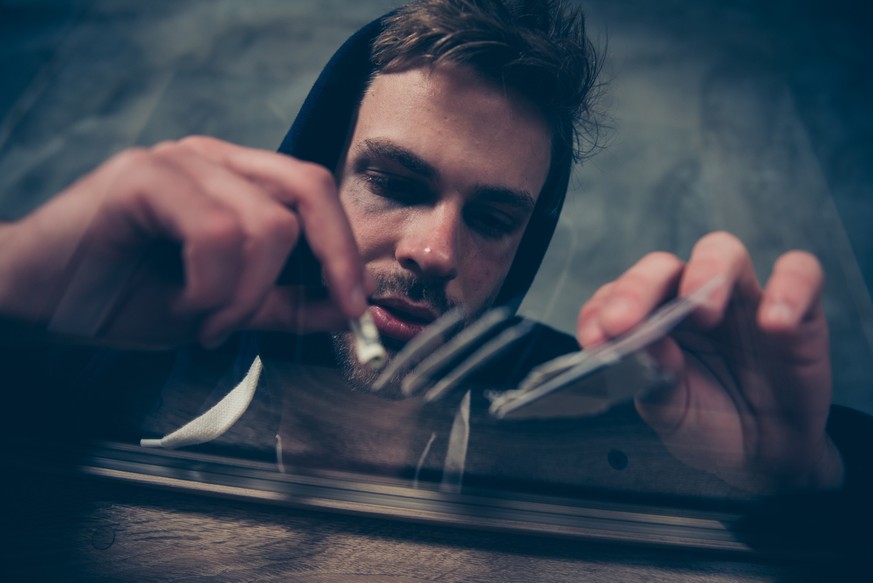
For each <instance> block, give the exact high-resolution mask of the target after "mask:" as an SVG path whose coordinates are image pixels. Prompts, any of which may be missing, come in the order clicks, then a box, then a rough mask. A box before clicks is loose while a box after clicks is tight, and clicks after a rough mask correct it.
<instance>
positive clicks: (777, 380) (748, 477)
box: [577, 233, 843, 492]
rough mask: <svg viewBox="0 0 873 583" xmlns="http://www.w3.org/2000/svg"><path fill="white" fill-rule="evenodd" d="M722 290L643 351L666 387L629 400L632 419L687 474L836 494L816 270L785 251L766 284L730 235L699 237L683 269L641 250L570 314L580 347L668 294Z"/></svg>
mask: <svg viewBox="0 0 873 583" xmlns="http://www.w3.org/2000/svg"><path fill="white" fill-rule="evenodd" d="M719 274H720V275H722V277H724V284H723V285H722V286H721V287H720V288H719V289H718V290H717V291H715V292H714V293H713V294H711V295H710V300H709V301H708V302H707V303H706V304H705V305H704V306H702V307H700V308H699V309H698V310H697V311H696V312H695V313H694V314H693V316H692V319H691V320H692V321H690V322H687V323H686V324H685V325H683V326H681V327H680V328H679V329H678V330H677V331H676V332H675V333H674V334H673V335H672V336H671V337H668V338H665V339H662V340H661V341H659V342H657V343H656V344H654V345H653V346H651V347H650V348H649V351H650V353H651V354H652V355H653V356H654V357H655V358H656V359H657V360H658V361H659V362H660V363H661V364H662V365H663V366H664V367H665V368H666V369H668V370H669V371H671V372H673V373H674V374H675V377H676V379H677V382H676V383H675V384H674V385H673V386H671V387H669V388H667V389H664V390H659V391H656V392H654V393H651V394H649V395H647V396H645V397H644V398H641V399H637V401H636V403H635V404H636V407H637V410H638V411H639V413H640V415H641V416H642V418H643V419H644V420H645V421H646V422H647V423H649V425H651V427H652V428H653V429H654V430H655V431H656V432H657V433H658V434H659V435H660V436H661V438H662V439H663V441H664V443H665V444H666V446H667V447H668V448H669V449H670V451H671V452H672V453H673V454H674V455H675V456H677V457H678V458H679V459H681V460H683V461H684V462H686V463H688V464H689V465H692V466H695V467H698V468H701V469H704V470H707V471H710V472H712V473H714V474H716V475H718V476H720V477H722V478H723V479H724V480H726V481H727V482H728V483H731V484H733V485H735V486H738V487H741V488H743V489H748V490H752V491H756V492H774V491H779V490H784V489H791V488H832V487H838V486H839V485H840V484H841V482H842V479H843V466H842V460H841V458H840V455H839V452H838V451H836V449H835V448H834V446H833V444H832V443H831V442H830V440H829V438H828V437H827V434H826V432H825V423H826V421H827V417H828V411H829V406H830V401H831V370H830V360H829V356H828V330H827V323H826V321H825V317H824V313H823V310H822V305H821V291H822V285H823V281H824V276H823V272H822V268H821V266H820V264H819V262H818V261H817V260H816V259H815V257H813V256H811V255H810V254H808V253H805V252H800V251H792V252H789V253H786V254H785V255H783V256H782V257H780V258H779V260H778V261H777V262H776V263H775V265H774V267H773V271H772V274H771V277H770V279H769V281H768V282H767V285H766V287H764V288H763V289H762V288H761V286H760V285H759V284H758V281H757V279H756V277H755V274H754V271H753V267H752V263H751V260H750V258H749V254H748V252H747V251H746V249H745V247H743V245H742V244H741V243H740V242H739V241H738V240H737V239H735V238H734V237H733V236H731V235H729V234H726V233H713V234H710V235H708V236H706V237H704V238H703V239H701V240H700V241H699V242H698V243H697V245H696V246H695V248H694V250H693V251H692V254H691V257H690V259H689V260H688V262H687V264H686V263H684V262H683V261H681V260H680V259H678V258H677V257H675V256H673V255H669V254H666V253H652V254H650V255H647V256H646V257H644V258H643V259H641V260H640V261H639V262H638V263H637V264H635V265H634V266H633V267H631V268H630V269H629V270H628V271H626V272H625V273H624V274H623V275H622V276H621V277H620V278H618V279H617V280H615V281H613V282H611V283H609V284H607V285H605V286H603V287H602V288H601V289H599V290H598V291H597V292H596V293H595V294H594V296H593V297H592V298H591V300H590V301H588V302H587V303H586V304H585V305H584V306H583V307H582V309H581V311H580V313H579V321H578V327H577V337H578V339H579V343H580V344H581V345H582V346H583V347H584V348H590V347H592V346H596V345H597V344H599V343H601V342H603V341H605V340H606V339H609V338H612V337H614V336H617V335H619V334H621V333H623V332H625V331H627V330H628V329H630V328H631V327H633V326H634V325H636V324H637V323H639V322H640V321H641V320H643V319H644V318H645V317H646V315H647V314H648V313H649V312H651V311H652V310H653V309H655V308H656V307H657V306H658V305H659V304H661V303H663V302H664V301H666V300H668V299H670V298H671V297H673V296H675V295H676V294H678V295H680V296H685V295H688V294H689V293H691V292H693V291H694V290H696V289H698V288H700V287H701V286H702V285H703V284H704V283H706V282H707V281H709V280H710V279H712V278H713V277H716V276H717V275H719Z"/></svg>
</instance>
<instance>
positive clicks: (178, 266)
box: [0, 137, 366, 347]
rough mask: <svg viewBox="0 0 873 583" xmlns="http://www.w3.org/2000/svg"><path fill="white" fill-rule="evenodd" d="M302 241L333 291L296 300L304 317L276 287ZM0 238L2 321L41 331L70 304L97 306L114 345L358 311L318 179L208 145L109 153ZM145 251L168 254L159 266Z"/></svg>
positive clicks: (350, 262) (318, 174)
mask: <svg viewBox="0 0 873 583" xmlns="http://www.w3.org/2000/svg"><path fill="white" fill-rule="evenodd" d="M302 232H305V233H306V237H307V240H308V242H309V245H310V247H311V248H312V251H313V253H314V254H315V256H316V257H317V258H318V260H319V261H320V262H321V264H322V266H323V269H324V273H325V278H326V280H327V284H328V287H329V289H330V290H331V292H332V294H333V299H332V300H330V299H327V300H322V301H319V302H313V301H311V300H310V299H309V298H307V299H306V301H307V303H306V305H305V311H304V310H303V309H302V308H303V303H302V302H303V300H304V297H303V291H302V290H301V289H299V288H291V287H279V286H277V285H276V284H275V282H276V278H277V276H278V274H279V272H280V271H281V269H282V266H283V264H284V263H285V260H286V259H287V258H288V255H289V254H290V253H291V251H292V250H293V249H294V248H295V246H296V244H297V241H298V240H299V236H300V234H301V233H302ZM0 239H2V240H0V244H2V247H3V249H4V251H3V257H2V258H0V279H2V281H3V286H2V287H0V311H2V313H4V314H6V315H8V316H12V317H15V318H17V319H24V320H25V321H30V322H38V323H41V324H48V323H49V322H52V321H53V320H54V321H55V322H57V320H58V319H59V316H63V317H64V318H67V317H68V316H69V315H70V314H72V315H73V316H75V315H76V310H77V308H78V303H79V302H78V299H82V300H86V301H84V302H81V303H83V304H84V303H88V302H91V303H94V301H95V298H98V300H97V301H98V303H99V302H101V301H102V302H103V303H109V304H111V305H108V306H104V308H105V309H102V310H101V311H100V314H101V315H100V318H97V319H99V320H100V322H99V326H97V328H98V329H95V330H94V331H93V332H94V333H96V334H97V335H98V336H99V337H100V338H101V339H102V340H109V341H114V342H119V343H121V344H125V345H138V346H153V347H160V346H172V345H176V344H179V343H183V342H187V341H191V340H199V341H201V342H203V343H205V344H215V343H217V342H219V341H220V340H221V339H223V338H224V337H225V336H227V335H228V334H229V333H231V332H233V331H235V330H238V329H241V328H269V329H278V330H293V331H311V330H315V329H328V328H339V327H343V325H344V322H345V320H346V319H347V318H349V317H356V316H359V315H360V314H361V313H363V312H364V310H365V309H366V299H365V298H366V291H365V287H364V286H365V283H364V281H365V278H364V269H363V265H362V263H361V259H360V256H359V254H358V252H357V248H356V245H355V242H354V238H353V236H352V232H351V229H350V227H349V224H348V221H347V219H346V217H345V214H344V213H343V210H342V207H341V206H340V203H339V200H338V197H337V192H336V186H335V184H334V180H333V177H332V176H331V174H330V173H329V172H328V171H327V170H326V169H324V168H322V167H319V166H315V165H313V164H308V163H304V162H301V161H298V160H295V159H292V158H289V157H287V156H283V155H280V154H276V153H273V152H267V151H260V150H254V149H250V148H244V147H240V146H235V145H232V144H229V143H226V142H222V141H219V140H216V139H212V138H205V137H194V138H187V139H185V140H182V141H180V142H173V143H164V144H160V145H158V146H155V147H154V148H151V149H148V150H129V151H126V152H123V153H121V154H119V155H116V156H115V157H113V158H111V159H110V160H109V161H107V162H106V163H104V164H103V165H102V166H100V167H99V168H97V169H96V170H94V171H93V172H91V173H90V174H88V175H87V176H85V177H84V178H83V179H81V180H79V181H78V182H76V183H75V184H74V185H72V186H71V187H70V188H69V189H67V190H66V191H64V192H62V193H61V194H60V195H58V196H57V197H55V198H54V199H53V200H52V201H50V202H49V203H47V204H46V205H44V206H43V207H41V208H40V209H38V210H37V211H36V212H34V213H33V214H31V215H29V216H28V217H25V218H24V219H22V220H21V221H19V222H18V223H14V224H10V225H6V226H4V227H2V228H0ZM168 244H169V245H168ZM156 248H172V249H173V250H174V251H175V252H174V254H173V255H174V256H173V257H172V261H168V260H167V258H166V257H165V256H160V257H161V258H157V257H158V256H159V255H158V254H155V253H154V252H153V251H154V250H155V249H156ZM174 263H175V268H174V266H173V264H174ZM132 266H133V267H132ZM174 274H175V275H174ZM71 304H72V305H71ZM59 309H61V311H63V312H64V314H59ZM95 324H96V323H95V322H90V323H89V325H95ZM60 328H61V330H62V331H63V322H61V326H60Z"/></svg>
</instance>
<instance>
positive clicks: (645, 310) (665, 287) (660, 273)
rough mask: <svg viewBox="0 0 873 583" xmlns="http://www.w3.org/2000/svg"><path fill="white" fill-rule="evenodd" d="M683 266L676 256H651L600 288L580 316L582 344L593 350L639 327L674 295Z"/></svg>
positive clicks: (579, 331) (578, 331)
mask: <svg viewBox="0 0 873 583" xmlns="http://www.w3.org/2000/svg"><path fill="white" fill-rule="evenodd" d="M684 265H685V264H684V263H683V262H682V261H681V260H680V259H679V258H677V257H675V256H674V255H670V254H668V253H660V252H658V253H650V254H649V255H646V256H645V257H643V258H642V259H641V260H640V261H638V262H637V263H636V264H634V265H633V266H632V267H631V268H630V269H628V270H627V271H626V272H625V273H624V274H623V275H622V276H621V277H620V278H618V279H617V280H615V281H613V282H611V283H610V284H607V285H606V286H604V287H602V288H600V290H598V291H597V292H596V293H595V294H594V296H592V298H591V300H589V301H588V302H587V303H586V304H585V305H584V306H583V307H582V309H581V311H580V313H579V319H578V323H577V337H578V339H579V343H580V344H581V345H582V346H583V347H586V348H590V347H591V346H594V345H597V344H600V343H601V342H603V341H605V340H607V339H609V338H612V337H615V336H617V335H619V334H622V333H624V332H627V331H628V330H629V329H630V328H632V327H633V326H635V325H636V324H638V323H639V322H640V321H641V320H643V319H644V318H645V317H646V315H647V314H649V313H650V312H651V311H652V310H653V309H654V308H656V307H657V306H658V305H659V304H661V303H663V301H664V299H665V298H667V297H670V296H672V295H673V294H674V293H675V290H676V287H677V284H678V281H679V278H680V276H681V275H682V272H683V268H684Z"/></svg>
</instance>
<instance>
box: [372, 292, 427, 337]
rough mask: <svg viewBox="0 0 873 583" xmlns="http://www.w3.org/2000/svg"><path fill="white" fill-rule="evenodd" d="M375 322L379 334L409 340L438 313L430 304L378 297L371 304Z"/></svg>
mask: <svg viewBox="0 0 873 583" xmlns="http://www.w3.org/2000/svg"><path fill="white" fill-rule="evenodd" d="M370 313H371V314H372V315H373V322H374V323H375V324H376V328H378V330H379V334H381V335H382V336H385V337H387V338H391V339H395V340H400V341H402V342H408V341H409V340H411V339H412V338H414V337H415V336H416V335H417V334H419V333H420V332H421V331H422V330H423V329H424V328H425V326H427V325H428V324H430V323H431V322H433V321H434V320H435V319H436V318H437V316H438V314H437V313H436V311H435V310H433V309H431V308H430V307H428V306H424V305H419V304H413V303H410V302H408V301H406V300H404V299H399V298H386V299H377V300H375V301H374V303H373V305H372V306H370Z"/></svg>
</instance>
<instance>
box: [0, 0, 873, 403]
mask: <svg viewBox="0 0 873 583" xmlns="http://www.w3.org/2000/svg"><path fill="white" fill-rule="evenodd" d="M393 5H394V2H385V1H379V2H368V3H366V4H365V3H360V2H353V1H351V0H328V1H324V0H307V1H295V2H290V1H281V0H258V1H256V2H241V1H236V0H208V1H207V0H188V1H186V2H172V1H170V0H158V1H153V2H147V3H146V2H121V1H117V0H69V1H66V0H30V1H28V0H5V1H2V2H0V79H2V85H0V212H2V214H3V215H4V216H6V217H8V218H12V217H16V216H20V215H22V214H24V213H25V212H27V211H28V210H29V209H30V208H32V207H34V206H35V205H37V204H39V203H40V202H42V201H44V200H46V199H47V198H48V197H50V196H52V195H53V194H54V193H56V192H58V191H59V190H60V189H62V188H63V187H64V186H66V185H67V184H69V183H70V182H71V181H72V180H74V179H75V178H76V177H78V176H80V175H82V174H83V173H85V172H87V171H88V170H89V169H90V168H92V167H94V166H95V165H97V164H98V163H99V162H100V161H101V160H103V159H105V158H106V157H107V156H109V155H111V154H112V153H113V152H115V151H118V150H120V149H122V148H124V147H127V146H131V145H136V144H139V145H149V144H153V143H155V142H158V141H161V140H165V139H173V138H178V137H181V136H184V135H186V134H190V133H206V134H211V135H215V136H219V137H222V138H224V139H228V140H232V141H236V142H240V143H243V144H247V145H251V146H258V147H264V148H271V149H272V148H275V147H276V146H277V144H278V143H279V141H280V140H281V138H282V136H283V135H284V132H285V130H286V128H287V126H288V125H289V123H290V121H291V120H292V119H293V117H294V114H295V112H296V110H297V108H298V107H299V104H300V103H301V102H302V99H303V97H304V96H305V94H306V91H307V90H308V87H309V86H310V84H311V82H312V81H313V80H314V78H315V76H316V75H317V73H318V71H319V69H320V67H321V66H322V64H323V63H324V62H325V61H326V59H327V58H328V56H329V54H330V52H331V51H332V50H333V49H334V48H335V47H336V46H338V45H339V43H340V42H341V41H342V40H343V39H344V38H345V37H346V36H347V35H348V34H349V33H350V32H351V31H353V30H354V29H355V28H357V27H358V26H359V25H360V24H362V23H364V22H366V21H368V20H369V19H371V18H372V17H375V16H377V15H378V14H380V13H381V12H383V11H384V10H385V9H386V8H389V7H391V6H393ZM583 5H584V6H585V7H586V8H587V10H588V14H589V24H590V30H591V32H592V35H593V38H594V39H595V42H596V43H597V44H598V45H600V46H604V47H606V51H605V53H606V57H607V59H606V63H607V64H606V67H605V78H606V79H608V80H609V85H608V90H607V93H606V94H605V95H604V97H603V98H602V99H601V101H600V107H601V109H602V110H603V111H605V112H607V114H608V115H607V116H606V117H605V118H604V119H605V121H606V125H607V126H608V130H607V131H605V132H604V133H603V136H602V137H603V144H604V145H606V146H607V147H606V148H605V149H604V150H603V151H602V152H600V153H599V154H597V155H596V156H595V157H593V158H592V159H590V160H589V161H588V162H587V163H586V164H585V165H583V166H582V167H581V168H579V169H578V171H577V173H576V175H575V177H574V180H573V192H572V195H571V198H570V200H569V202H568V205H567V212H566V213H565V215H564V217H563V218H562V222H561V226H560V228H559V231H558V233H557V236H556V240H555V243H554V244H553V248H552V251H551V252H550V256H549V258H548V260H547V262H546V264H545V266H544V269H543V273H542V274H541V275H542V277H541V279H540V283H539V284H538V285H537V286H535V288H534V290H533V293H532V294H531V296H530V297H529V298H528V301H527V302H526V304H525V306H524V307H523V310H524V311H526V312H527V313H528V314H530V315H533V316H535V317H539V318H541V319H543V320H545V321H547V322H549V323H552V324H553V325H555V326H557V327H559V328H563V329H568V330H572V325H573V323H574V322H575V312H576V310H577V309H578V307H579V305H580V303H581V302H582V301H583V300H584V299H585V298H587V297H588V295H590V293H592V292H593V291H594V290H595V289H596V288H597V287H598V286H599V285H600V284H602V283H604V282H606V281H608V280H609V279H611V278H613V277H615V276H616V275H618V274H619V273H620V272H621V270H622V269H623V268H625V267H626V266H628V265H629V264H630V263H632V262H633V261H635V260H636V259H637V258H639V257H640V256H641V255H642V254H644V253H645V252H647V251H651V250H655V249H663V250H669V251H673V252H676V253H679V254H682V255H685V254H687V253H688V251H689V250H690V248H691V245H692V244H693V242H694V241H695V240H696V239H697V238H698V237H699V236H700V235H702V234H704V233H706V232H708V231H711V230H713V229H727V230H729V231H731V232H734V233H736V234H737V235H738V236H740V237H741V238H742V239H743V240H744V241H745V242H746V243H747V244H748V245H749V246H750V248H751V249H753V251H754V256H755V258H756V261H757V263H756V265H757V267H758V269H759V272H760V275H761V277H762V278H765V277H766V274H767V271H768V269H769V265H770V264H771V263H772V261H773V259H775V257H777V256H778V255H779V253H781V252H784V251H785V250H787V249H789V248H792V247H800V248H805V249H809V250H811V251H813V252H815V253H816V254H817V255H818V256H819V257H820V258H821V259H822V261H823V262H824V263H825V266H826V269H827V271H828V277H829V283H828V290H827V296H826V309H827V311H828V315H829V317H830V320H831V322H832V326H833V337H834V350H833V358H834V363H835V376H836V380H837V389H836V400H837V401H839V402H841V403H845V404H849V405H852V406H855V407H858V408H861V409H863V410H866V411H868V412H873V359H871V352H873V351H871V346H873V305H871V299H870V292H869V290H870V289H873V236H871V226H873V198H871V196H870V189H871V185H873V170H871V168H873V106H871V105H870V104H871V103H873V82H871V77H870V64H871V55H873V50H871V49H873V47H871V44H873V43H871V40H869V38H868V36H867V35H865V28H866V23H868V22H869V16H870V9H868V8H866V6H865V5H863V4H862V3H860V2H847V1H845V0H837V1H832V2H823V1H819V0H815V1H812V0H807V1H799V2H789V1H787V0H768V1H760V2H756V1H751V0H745V1H735V2H723V1H717V0H662V1H660V2H648V1H643V0H625V1H617V0H613V1H608V0H589V1H586V2H583Z"/></svg>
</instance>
